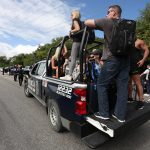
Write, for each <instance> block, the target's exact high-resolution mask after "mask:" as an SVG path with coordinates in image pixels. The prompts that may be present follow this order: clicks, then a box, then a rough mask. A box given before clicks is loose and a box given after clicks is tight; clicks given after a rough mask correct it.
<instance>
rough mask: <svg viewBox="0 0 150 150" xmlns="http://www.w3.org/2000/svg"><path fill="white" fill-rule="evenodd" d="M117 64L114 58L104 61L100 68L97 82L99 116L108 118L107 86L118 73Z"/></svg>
mask: <svg viewBox="0 0 150 150" xmlns="http://www.w3.org/2000/svg"><path fill="white" fill-rule="evenodd" d="M118 68H119V63H118V61H117V59H115V58H114V57H113V58H111V59H110V60H108V61H106V62H105V63H104V65H103V67H102V68H101V73H100V75H99V76H98V81H97V93H98V104H99V115H100V116H102V117H105V118H109V115H110V114H109V102H108V94H109V93H108V91H107V90H108V86H109V84H110V83H111V82H112V80H113V79H114V78H115V76H116V74H117V73H118V70H119V69H118Z"/></svg>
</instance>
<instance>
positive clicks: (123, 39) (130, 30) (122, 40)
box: [109, 19, 136, 56]
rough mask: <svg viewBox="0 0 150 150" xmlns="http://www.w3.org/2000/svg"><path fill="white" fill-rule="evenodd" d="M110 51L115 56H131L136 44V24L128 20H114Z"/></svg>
mask: <svg viewBox="0 0 150 150" xmlns="http://www.w3.org/2000/svg"><path fill="white" fill-rule="evenodd" d="M113 24H114V25H113V31H112V35H111V40H110V43H109V49H110V51H111V52H112V54H113V55H115V56H127V55H129V52H130V48H131V47H132V46H133V45H134V42H135V30H136V22H135V21H134V20H127V19H119V20H118V19H114V20H113Z"/></svg>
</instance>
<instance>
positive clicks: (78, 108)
mask: <svg viewBox="0 0 150 150" xmlns="http://www.w3.org/2000/svg"><path fill="white" fill-rule="evenodd" d="M73 93H74V94H75V95H76V96H77V101H76V104H75V113H76V114H78V115H85V114H86V113H87V109H86V89H74V91H73Z"/></svg>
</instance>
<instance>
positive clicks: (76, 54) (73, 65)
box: [69, 42, 80, 76]
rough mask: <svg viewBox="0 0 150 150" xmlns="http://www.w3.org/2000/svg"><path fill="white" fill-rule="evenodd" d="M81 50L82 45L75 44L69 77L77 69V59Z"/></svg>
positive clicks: (73, 45) (72, 50)
mask: <svg viewBox="0 0 150 150" xmlns="http://www.w3.org/2000/svg"><path fill="white" fill-rule="evenodd" d="M79 50H80V43H79V42H73V44H72V49H71V63H70V65H69V75H70V76H71V75H72V73H73V70H74V68H75V64H76V59H77V56H78V54H79Z"/></svg>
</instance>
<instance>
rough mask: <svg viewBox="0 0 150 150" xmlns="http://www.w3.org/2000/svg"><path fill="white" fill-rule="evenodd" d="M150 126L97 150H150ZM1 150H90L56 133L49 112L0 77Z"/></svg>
mask: <svg viewBox="0 0 150 150" xmlns="http://www.w3.org/2000/svg"><path fill="white" fill-rule="evenodd" d="M149 147H150V122H147V123H145V124H144V125H142V126H140V127H139V128H137V129H134V130H133V131H130V132H129V133H126V134H125V135H123V136H121V137H120V138H117V139H113V140H111V141H109V142H107V143H105V144H103V145H102V146H101V147H99V148H97V150H149ZM0 150H90V148H88V147H87V146H86V145H84V143H83V142H82V140H81V139H80V138H78V137H76V136H75V135H74V134H72V133H70V132H68V131H65V132H63V133H56V132H54V131H53V130H52V129H51V128H50V126H49V124H48V117H47V114H46V111H45V108H44V107H43V106H42V105H41V104H40V103H39V102H38V101H37V100H36V99H34V98H27V97H25V95H24V91H23V87H20V86H19V84H18V82H14V81H13V77H12V76H8V75H4V76H3V75H0Z"/></svg>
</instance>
